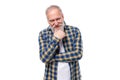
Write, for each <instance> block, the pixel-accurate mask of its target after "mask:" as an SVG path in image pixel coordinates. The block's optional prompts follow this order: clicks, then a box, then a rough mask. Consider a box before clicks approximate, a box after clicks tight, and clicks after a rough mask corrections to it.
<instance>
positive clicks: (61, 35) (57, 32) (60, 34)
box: [54, 29, 65, 39]
mask: <svg viewBox="0 0 120 80" xmlns="http://www.w3.org/2000/svg"><path fill="white" fill-rule="evenodd" d="M54 36H55V37H56V38H58V39H63V38H64V37H65V32H64V31H62V30H60V29H59V30H55V32H54Z"/></svg>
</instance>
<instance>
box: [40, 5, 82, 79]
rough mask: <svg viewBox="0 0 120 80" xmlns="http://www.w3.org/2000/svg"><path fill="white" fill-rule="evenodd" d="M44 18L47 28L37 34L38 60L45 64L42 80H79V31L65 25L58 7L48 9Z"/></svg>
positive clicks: (80, 55) (80, 42)
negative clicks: (46, 21)
mask: <svg viewBox="0 0 120 80" xmlns="http://www.w3.org/2000/svg"><path fill="white" fill-rule="evenodd" d="M46 16H47V20H48V23H49V27H48V28H47V29H44V30H43V31H41V32H40V33H39V45H40V48H39V49H40V59H41V60H42V62H44V63H45V74H44V80H81V79H80V77H81V76H80V68H79V62H78V60H80V59H81V57H82V40H81V34H80V31H79V29H78V28H76V27H72V26H69V25H66V24H65V21H64V15H63V13H62V10H61V9H60V7H59V6H56V5H52V6H50V7H48V8H47V10H46Z"/></svg>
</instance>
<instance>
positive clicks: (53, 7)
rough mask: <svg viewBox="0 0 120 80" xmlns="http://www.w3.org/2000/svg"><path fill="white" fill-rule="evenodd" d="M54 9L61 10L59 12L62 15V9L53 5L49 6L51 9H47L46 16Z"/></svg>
mask: <svg viewBox="0 0 120 80" xmlns="http://www.w3.org/2000/svg"><path fill="white" fill-rule="evenodd" d="M53 9H57V10H59V11H60V12H61V13H62V10H61V9H60V7H59V6H57V5H51V6H49V7H48V8H47V9H46V15H47V14H48V13H49V12H50V11H51V10H53Z"/></svg>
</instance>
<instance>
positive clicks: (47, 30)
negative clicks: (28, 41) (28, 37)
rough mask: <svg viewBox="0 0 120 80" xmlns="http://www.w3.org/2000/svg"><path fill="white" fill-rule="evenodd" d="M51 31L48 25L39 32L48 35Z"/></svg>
mask: <svg viewBox="0 0 120 80" xmlns="http://www.w3.org/2000/svg"><path fill="white" fill-rule="evenodd" d="M49 31H50V27H47V28H45V29H43V30H41V31H40V32H39V35H46V34H48V32H49Z"/></svg>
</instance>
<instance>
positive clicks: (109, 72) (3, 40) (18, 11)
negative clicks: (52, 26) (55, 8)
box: [0, 0, 120, 80]
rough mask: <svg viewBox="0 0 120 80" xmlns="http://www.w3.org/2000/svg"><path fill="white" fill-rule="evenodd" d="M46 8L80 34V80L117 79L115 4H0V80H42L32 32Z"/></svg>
mask: <svg viewBox="0 0 120 80" xmlns="http://www.w3.org/2000/svg"><path fill="white" fill-rule="evenodd" d="M51 4H56V5H59V6H60V7H61V8H62V10H63V13H64V16H65V21H66V23H67V24H69V25H73V26H77V27H79V29H80V31H81V33H82V38H83V46H84V55H83V58H82V59H81V60H80V67H81V74H82V80H120V35H119V34H120V32H119V31H120V29H119V28H120V1H119V0H0V80H42V77H43V74H44V63H42V62H41V61H40V59H39V45H38V34H39V31H41V30H42V29H44V28H46V27H47V26H48V23H47V20H46V16H45V14H44V13H45V9H46V8H47V7H48V6H49V5H51Z"/></svg>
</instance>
